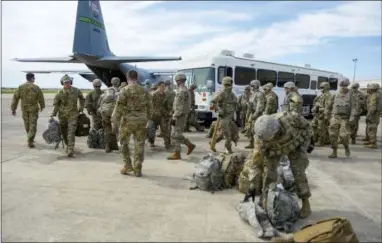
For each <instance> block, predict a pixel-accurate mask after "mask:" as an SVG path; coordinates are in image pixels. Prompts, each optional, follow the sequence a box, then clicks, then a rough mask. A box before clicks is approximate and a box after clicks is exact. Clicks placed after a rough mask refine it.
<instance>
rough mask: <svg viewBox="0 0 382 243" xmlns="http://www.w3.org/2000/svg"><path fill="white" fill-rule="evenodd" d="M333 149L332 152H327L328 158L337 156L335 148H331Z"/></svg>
mask: <svg viewBox="0 0 382 243" xmlns="http://www.w3.org/2000/svg"><path fill="white" fill-rule="evenodd" d="M332 149H333V152H332V153H331V154H329V156H328V157H329V158H330V159H334V158H337V148H332Z"/></svg>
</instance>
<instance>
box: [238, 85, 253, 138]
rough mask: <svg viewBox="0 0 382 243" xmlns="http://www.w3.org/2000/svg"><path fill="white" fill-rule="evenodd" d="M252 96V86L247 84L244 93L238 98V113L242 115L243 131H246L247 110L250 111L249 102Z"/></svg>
mask: <svg viewBox="0 0 382 243" xmlns="http://www.w3.org/2000/svg"><path fill="white" fill-rule="evenodd" d="M250 96H251V86H247V87H245V89H244V93H243V94H242V95H240V97H239V99H238V102H237V104H238V107H237V108H238V109H237V111H238V113H239V117H240V122H241V127H242V129H243V132H244V131H245V130H244V128H245V119H246V118H247V111H248V103H249V97H250Z"/></svg>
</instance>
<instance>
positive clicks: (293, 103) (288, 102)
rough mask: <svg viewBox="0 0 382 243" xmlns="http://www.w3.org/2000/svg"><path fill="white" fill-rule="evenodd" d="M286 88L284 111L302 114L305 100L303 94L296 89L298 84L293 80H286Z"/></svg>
mask: <svg viewBox="0 0 382 243" xmlns="http://www.w3.org/2000/svg"><path fill="white" fill-rule="evenodd" d="M284 89H285V91H286V96H285V99H284V104H283V105H282V111H286V112H295V113H297V114H300V115H301V114H302V103H303V102H302V97H301V95H300V94H299V93H298V92H297V91H296V90H297V87H296V85H295V84H294V83H293V82H286V83H285V84H284Z"/></svg>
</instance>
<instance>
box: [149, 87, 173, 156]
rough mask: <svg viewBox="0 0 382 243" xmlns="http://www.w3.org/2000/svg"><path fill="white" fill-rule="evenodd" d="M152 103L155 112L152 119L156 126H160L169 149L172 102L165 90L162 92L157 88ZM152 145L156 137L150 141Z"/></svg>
mask: <svg viewBox="0 0 382 243" xmlns="http://www.w3.org/2000/svg"><path fill="white" fill-rule="evenodd" d="M152 104H153V114H152V120H153V122H154V126H155V127H157V126H159V127H160V130H161V133H162V137H163V140H164V145H165V147H166V149H169V148H170V146H171V142H170V133H169V132H168V127H169V126H168V124H169V123H170V120H171V114H170V113H171V110H172V104H170V102H169V101H168V99H167V94H166V93H165V92H161V91H160V90H159V89H158V90H156V91H155V92H154V93H153V95H152ZM149 142H150V143H151V144H152V145H154V143H155V137H154V139H153V141H149Z"/></svg>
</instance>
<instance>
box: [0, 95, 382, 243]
mask: <svg viewBox="0 0 382 243" xmlns="http://www.w3.org/2000/svg"><path fill="white" fill-rule="evenodd" d="M45 98H46V104H47V107H46V109H45V110H44V111H43V112H42V113H41V114H40V119H39V121H38V135H37V136H36V148H35V149H28V148H27V147H26V136H25V132H24V126H23V122H22V119H21V111H20V109H19V110H18V113H17V117H13V116H12V115H11V113H10V108H9V107H10V102H11V96H10V95H2V122H1V128H2V129H1V132H2V134H1V135H2V139H1V145H2V154H1V155H2V156H1V162H2V174H1V179H2V193H1V196H2V210H1V213H2V221H1V224H2V233H1V239H2V241H3V242H6V241H13V242H17V241H29V242H46V241H49V242H52V241H61V242H64V241H66V242H67V241H71V242H75V241H81V242H86V241H114V242H116V241H118V242H119V241H182V242H186V241H188V242H190V241H216V242H218V241H219V242H222V241H223V242H224V241H226V242H227V241H230V242H235V241H247V242H256V241H257V242H260V241H261V240H259V239H258V238H256V234H255V232H254V231H253V229H252V228H251V227H250V226H249V225H248V224H246V223H244V222H243V221H242V220H241V219H240V217H239V215H238V213H237V212H236V210H235V207H236V205H237V203H238V202H239V201H240V200H242V199H243V194H240V193H239V192H237V191H236V190H234V189H231V190H225V191H221V192H217V193H215V194H210V193H208V192H204V191H198V190H195V191H190V190H189V186H190V177H191V175H192V173H193V168H194V166H195V164H196V163H197V162H198V161H199V159H200V158H201V157H202V156H203V155H205V154H206V153H208V152H209V150H208V148H209V146H208V143H207V139H206V138H204V134H202V133H198V132H193V133H187V134H186V136H187V137H189V138H190V140H191V141H192V142H194V143H195V144H196V146H197V147H196V149H195V151H194V153H192V154H191V155H190V156H187V155H186V154H185V152H183V160H182V161H167V160H166V159H165V157H166V156H167V155H168V153H167V152H166V151H165V149H164V147H163V142H162V141H163V140H162V139H161V138H157V142H156V143H157V145H159V146H158V147H156V148H149V147H146V151H145V162H144V167H143V173H144V176H143V177H141V178H135V177H133V176H123V175H121V174H119V169H120V168H121V166H122V161H121V157H120V155H119V153H118V152H113V153H111V154H105V153H104V152H103V151H102V150H94V149H89V148H87V145H86V138H76V147H75V157H74V158H67V157H66V156H65V153H64V150H63V149H62V147H60V148H59V149H57V150H54V148H53V145H48V144H46V143H45V142H44V140H43V139H42V136H41V134H42V132H43V131H44V130H45V129H46V128H47V122H48V119H49V114H50V113H51V111H52V100H53V95H45ZM364 124H365V123H364V119H362V120H361V123H360V129H359V134H360V135H361V136H359V137H358V141H357V145H352V146H351V152H352V154H351V158H345V155H344V150H343V149H340V150H339V156H340V158H338V159H334V160H329V159H328V158H327V155H328V154H329V153H330V148H329V147H328V148H316V150H315V151H313V153H312V154H311V155H310V165H309V167H308V169H307V174H308V180H309V184H310V188H311V191H312V197H311V206H312V210H313V213H312V215H311V216H310V217H309V218H307V219H305V220H301V221H299V222H298V224H299V225H302V224H305V223H310V222H313V221H315V220H319V219H324V218H327V217H334V216H343V217H346V218H348V219H349V220H350V221H351V223H352V225H353V227H354V229H355V231H356V233H357V235H358V238H359V240H360V241H368V242H381V241H382V237H381V146H382V145H381V137H379V142H378V146H379V149H377V150H370V149H366V148H364V147H363V145H361V144H362V141H361V139H362V138H363V135H364V130H365V125H364ZM378 131H379V133H380V132H381V131H382V129H381V126H380V127H379V130H378ZM246 143H247V140H246V139H244V138H243V136H242V135H241V139H240V142H239V145H238V147H237V148H235V147H234V150H235V151H245V149H244V146H245V145H246ZM223 145H224V144H223V143H219V144H218V145H217V149H218V151H220V152H223V151H224V150H223ZM183 151H186V148H183ZM248 152H249V151H248Z"/></svg>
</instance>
